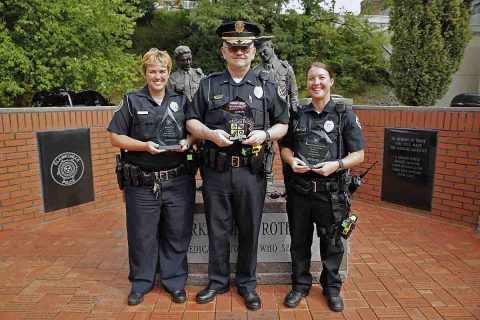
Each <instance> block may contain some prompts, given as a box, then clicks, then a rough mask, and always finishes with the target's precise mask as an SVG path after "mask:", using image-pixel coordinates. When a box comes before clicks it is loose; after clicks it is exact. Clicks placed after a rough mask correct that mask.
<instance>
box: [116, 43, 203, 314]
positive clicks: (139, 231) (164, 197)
mask: <svg viewBox="0 0 480 320" xmlns="http://www.w3.org/2000/svg"><path fill="white" fill-rule="evenodd" d="M142 69H143V76H144V78H145V80H146V85H145V87H144V88H143V89H141V90H138V91H133V92H130V93H128V94H126V95H125V97H124V99H123V101H122V104H121V105H120V107H119V108H118V109H117V110H116V111H115V114H114V115H113V118H112V121H111V122H110V125H109V126H108V128H107V130H108V131H110V141H111V143H112V145H113V146H115V147H119V148H121V149H122V150H127V152H125V154H126V155H125V159H124V161H125V165H124V166H123V167H122V168H121V170H122V174H123V176H124V178H125V179H124V184H125V202H126V210H127V237H128V257H129V264H130V274H129V277H128V278H129V280H130V282H131V283H132V290H131V292H130V294H129V296H128V304H129V305H136V304H139V303H141V302H142V301H143V295H144V294H145V293H147V292H148V291H150V290H151V289H152V287H153V285H154V280H155V273H156V267H157V263H158V261H159V263H160V274H161V277H162V284H163V286H164V288H165V290H166V291H168V292H169V293H170V294H171V297H172V300H173V301H174V302H178V303H181V302H185V300H186V299H187V297H186V294H185V291H184V286H185V282H186V280H187V276H188V264H187V249H188V246H189V244H190V238H191V233H192V222H193V207H194V202H195V179H194V168H193V166H192V165H190V163H191V162H192V161H187V159H189V158H188V154H187V153H186V152H185V151H186V150H187V149H188V146H189V142H190V141H189V139H190V138H186V131H185V115H184V109H185V105H186V102H187V98H186V97H185V96H183V95H180V94H177V93H175V92H170V91H168V90H166V89H165V88H166V84H167V81H168V77H169V75H170V71H171V69H172V60H171V58H170V56H169V55H168V53H167V52H165V51H160V50H158V49H156V48H154V49H150V51H148V52H147V53H146V54H145V55H144V56H143V61H142ZM167 149H168V150H167Z"/></svg>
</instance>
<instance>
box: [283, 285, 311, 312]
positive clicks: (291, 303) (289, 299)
mask: <svg viewBox="0 0 480 320" xmlns="http://www.w3.org/2000/svg"><path fill="white" fill-rule="evenodd" d="M306 296H308V291H307V292H302V291H298V290H295V289H293V290H292V291H290V292H289V293H288V294H287V296H286V297H285V300H284V303H285V305H286V306H287V307H289V308H295V307H296V306H298V304H299V303H300V300H302V298H303V297H306Z"/></svg>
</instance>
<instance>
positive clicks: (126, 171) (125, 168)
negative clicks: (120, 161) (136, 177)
mask: <svg viewBox="0 0 480 320" xmlns="http://www.w3.org/2000/svg"><path fill="white" fill-rule="evenodd" d="M123 177H124V178H125V185H127V186H130V185H132V181H131V178H130V164H128V163H126V164H125V165H124V166H123Z"/></svg>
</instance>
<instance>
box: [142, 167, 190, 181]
mask: <svg viewBox="0 0 480 320" xmlns="http://www.w3.org/2000/svg"><path fill="white" fill-rule="evenodd" d="M185 172H187V168H186V166H185V164H182V165H180V166H179V167H176V168H173V169H170V170H162V171H155V172H147V174H150V175H152V178H153V177H155V178H157V179H158V180H163V181H166V180H170V179H173V178H175V177H178V176H179V175H182V174H184V173H185Z"/></svg>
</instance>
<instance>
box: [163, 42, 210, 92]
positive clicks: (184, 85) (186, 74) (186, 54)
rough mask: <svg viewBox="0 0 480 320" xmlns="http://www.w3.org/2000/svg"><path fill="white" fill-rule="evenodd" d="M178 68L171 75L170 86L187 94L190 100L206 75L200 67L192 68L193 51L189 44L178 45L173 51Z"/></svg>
mask: <svg viewBox="0 0 480 320" xmlns="http://www.w3.org/2000/svg"><path fill="white" fill-rule="evenodd" d="M173 56H174V57H175V64H176V65H177V70H176V71H175V72H173V73H172V74H171V75H170V79H169V80H168V88H169V89H173V90H174V91H175V92H177V93H182V94H184V95H186V96H187V98H188V100H189V101H192V97H193V95H194V94H195V92H197V90H198V85H199V84H200V80H201V79H202V78H204V77H205V75H204V74H203V72H202V69H200V68H195V69H194V68H192V51H191V50H190V48H189V47H187V46H178V47H176V48H175V50H174V51H173Z"/></svg>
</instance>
